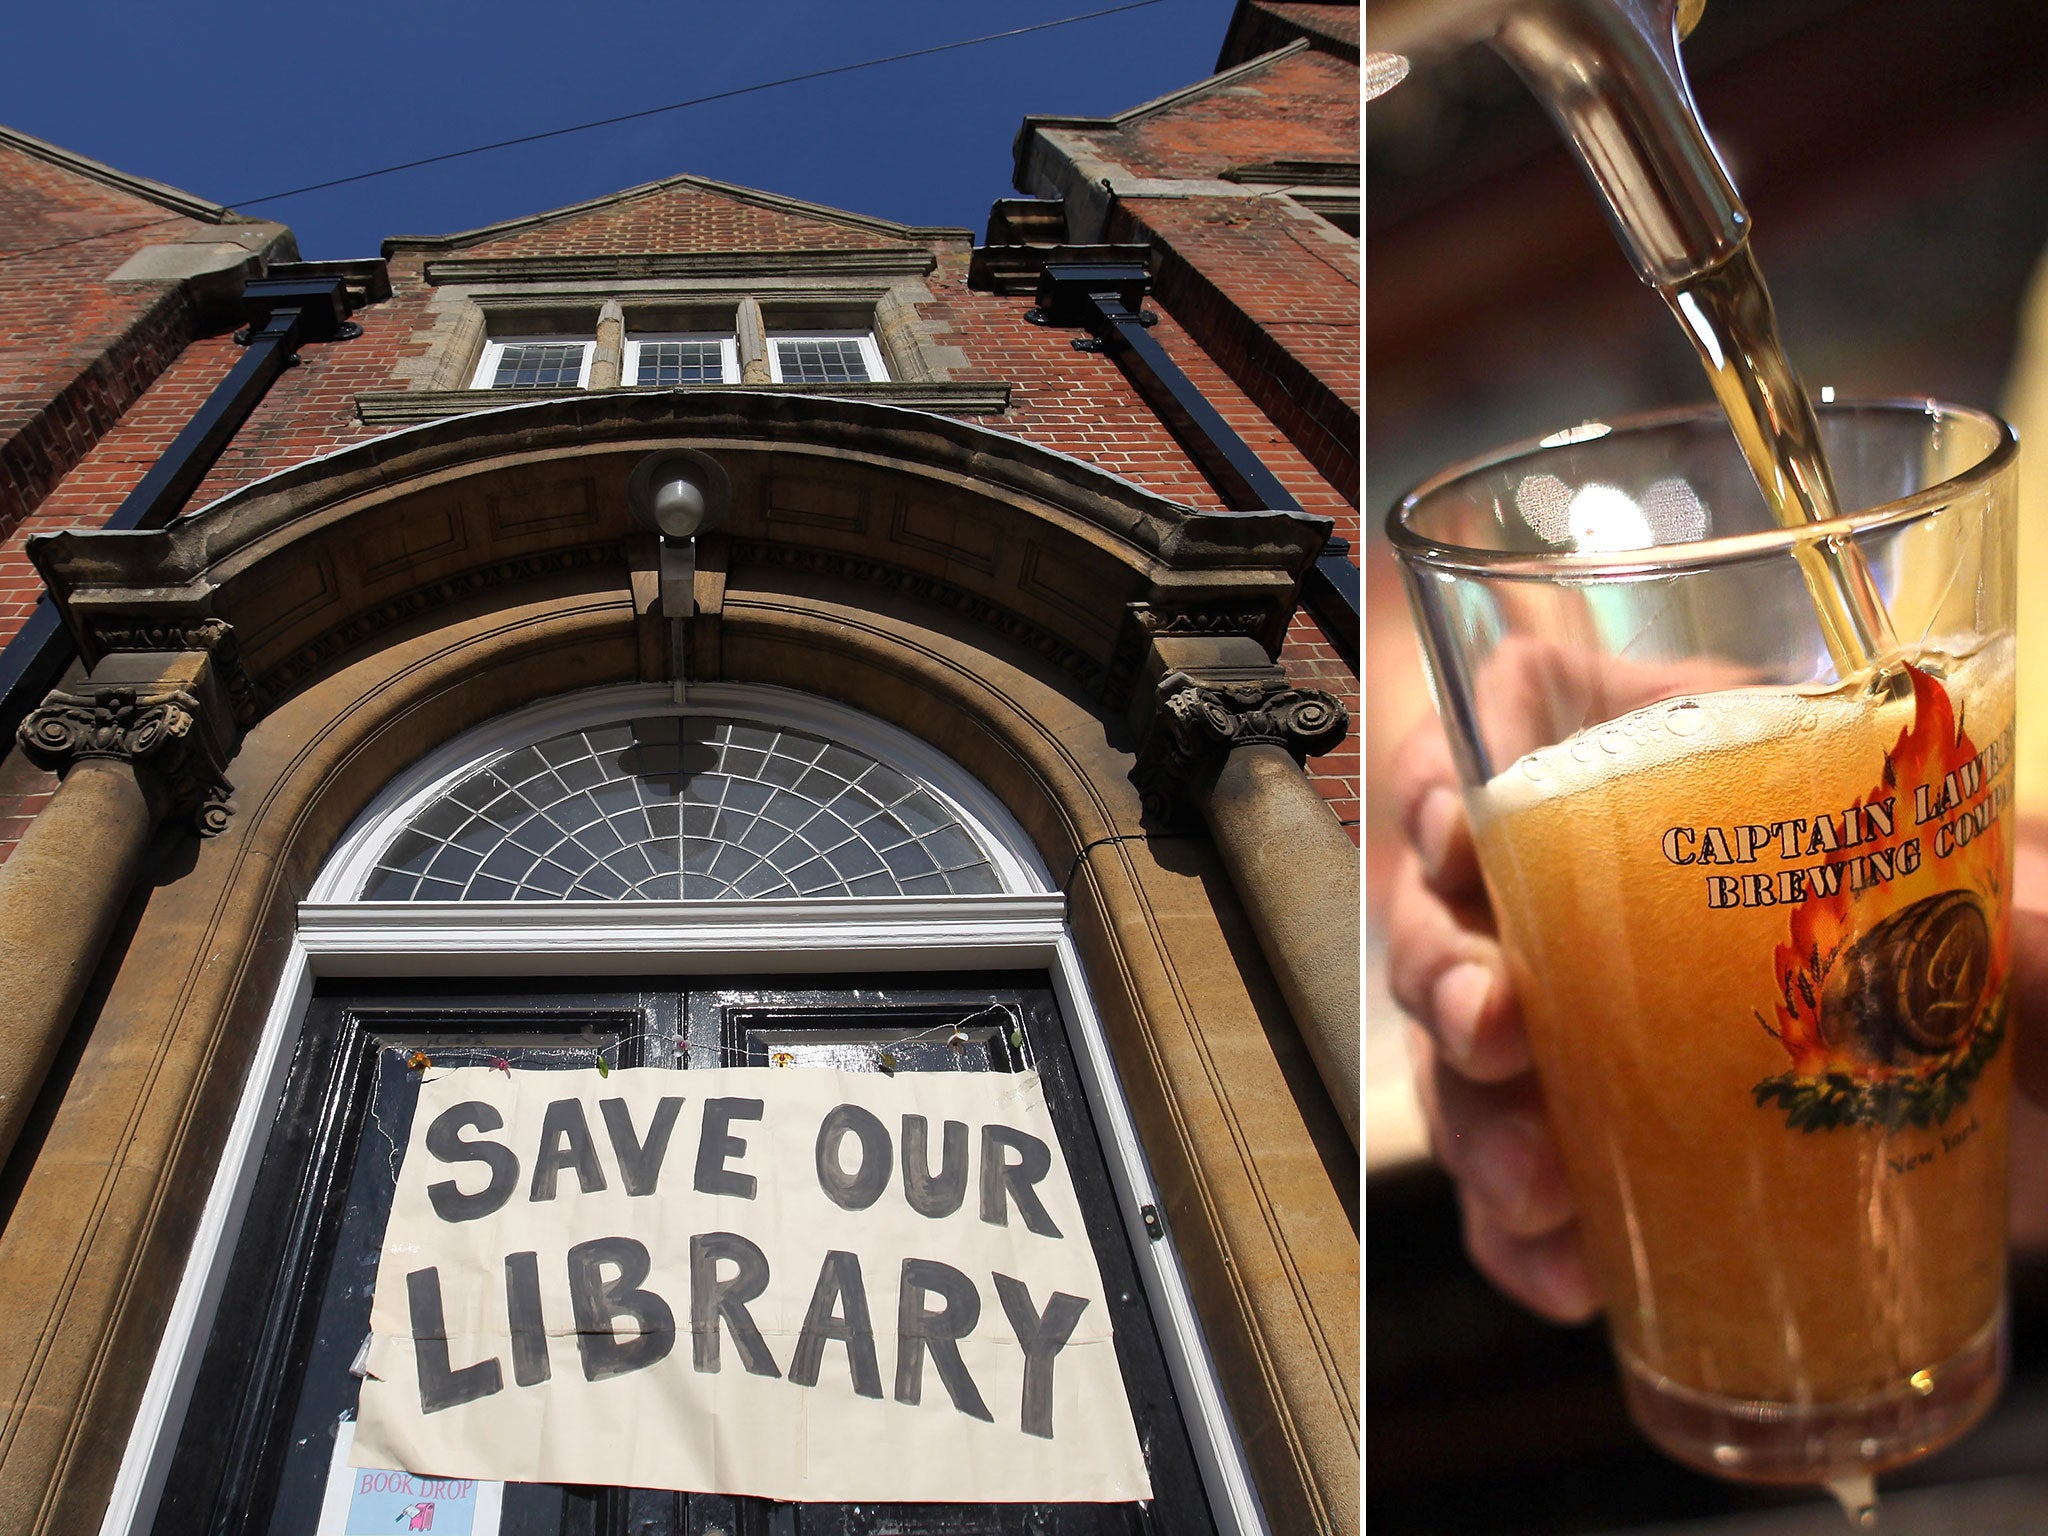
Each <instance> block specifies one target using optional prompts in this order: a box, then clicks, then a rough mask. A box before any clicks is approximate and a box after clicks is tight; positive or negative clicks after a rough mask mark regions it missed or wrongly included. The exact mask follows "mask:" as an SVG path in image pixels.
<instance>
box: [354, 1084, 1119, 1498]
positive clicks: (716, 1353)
mask: <svg viewBox="0 0 2048 1536" xmlns="http://www.w3.org/2000/svg"><path fill="white" fill-rule="evenodd" d="M371 1330H372V1338H371V1342H370V1349H369V1355H368V1360H367V1367H366V1368H367V1373H368V1374H367V1378H366V1379H365V1380H364V1382H363V1391H362V1398H361V1407H360V1417H361V1427H360V1429H359V1430H358V1432H357V1435H356V1438H355V1446H354V1451H353V1455H352V1459H353V1460H354V1461H356V1462H360V1463H365V1464H369V1465H373V1466H378V1467H404V1468H409V1469H414V1470H415V1471H430V1472H432V1473H433V1474H434V1475H435V1477H437V1478H440V1479H450V1478H476V1479H479V1480H491V1479H502V1480H510V1481H526V1482H547V1483H580V1484H599V1485H619V1486H627V1487H643V1488H675V1489H685V1490H690V1491H696V1492H706V1493H725V1494H736V1495H745V1496H752V1497H761V1498H773V1499H784V1500H792V1501H822V1502H828V1503H841V1502H847V1503H851V1502H870V1501H877V1502H878V1501H910V1502H934V1503H998V1502H1026V1501H1029V1502H1059V1501H1090V1502H1118V1501H1125V1500H1132V1499H1143V1498H1147V1497H1149V1496H1150V1494H1151V1484H1150V1482H1149V1480H1148V1478H1147V1474H1146V1469H1145V1460H1144V1456H1143V1453H1142V1451H1141V1449H1140V1447H1139V1444H1138V1437H1137V1431H1136V1428H1135V1426H1134V1424H1133V1422H1132V1418H1131V1409H1130V1405H1129V1401H1128V1399H1127V1397H1126V1394H1125V1391H1124V1385H1123V1377H1122V1374H1121V1372H1120V1370H1119V1368H1118V1365H1117V1357H1116V1346H1115V1339H1114V1335H1113V1333H1112V1331H1111V1326H1110V1315H1109V1307H1108V1304H1107V1297H1106V1294H1105V1291H1104V1287H1103V1283H1102V1276H1101V1272H1100V1270H1099V1268H1098V1266H1097V1264H1096V1261H1095V1253H1094V1249H1093V1247H1092V1246H1091V1245H1090V1242H1089V1238H1088V1233H1087V1231H1086V1228H1085V1226H1084V1224H1083V1222H1082V1219H1081V1210H1080V1206H1079V1203H1078V1201H1077V1199H1076V1197H1075V1194H1074V1188H1073V1182H1072V1179H1071V1178H1070V1177H1069V1175H1068V1172H1067V1167H1066V1161H1065V1159H1064V1158H1063V1157H1062V1156H1061V1153H1060V1150H1059V1141H1058V1138H1057V1135H1056V1133H1055V1132H1054V1130H1053V1126H1052V1120H1051V1117H1050V1115H1049V1113H1048V1112H1047V1109H1046V1105H1045V1097H1044V1093H1043V1091H1042V1090H1041V1088H1040V1086H1039V1082H1038V1078H1037V1075H1036V1074H1035V1073H996V1072H986V1073H955V1072H935V1073H911V1072H904V1073H897V1074H894V1075H893V1076H892V1075H883V1074H879V1073H858V1072H849V1073H842V1072H836V1071H828V1070H818V1069H806V1068H794V1069H775V1068H768V1067H744V1068H726V1069H719V1070H707V1071H699V1072H673V1071H666V1070H662V1069H659V1068H639V1069H633V1070H627V1071H619V1072H611V1073H609V1074H600V1073H599V1072H596V1071H570V1072H537V1071H507V1070H505V1069H504V1068H502V1067H497V1068H486V1067H466V1068H457V1069H454V1070H437V1069H429V1071H428V1072H427V1075H426V1077H425V1079H424V1081H423V1082H422V1083H421V1087H420V1099H419V1107H418V1110H417V1112H416V1114H415V1117H414V1120H413V1131H412V1136H411V1142H410V1145H409V1147H408V1148H407V1150H406V1154H405V1160H404V1163H403V1164H402V1166H401V1168H400V1171H399V1177H398V1186H397V1192H396V1196H395V1198H394V1201H393V1205H392V1212H391V1222H390V1226H389V1228H388V1229H387V1231H386V1234H385V1239H384V1248H383V1254H382V1258H381V1260H380V1267H379V1270H378V1275H377V1293H376V1300H375V1303H374V1305H373V1309H372V1312H371ZM436 1529H439V1527H436Z"/></svg>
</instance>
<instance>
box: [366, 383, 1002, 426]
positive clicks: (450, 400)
mask: <svg viewBox="0 0 2048 1536" xmlns="http://www.w3.org/2000/svg"><path fill="white" fill-rule="evenodd" d="M730 387H731V386H729V385H724V384H698V385H688V384H686V385H683V386H681V387H680V388H671V389H638V388H633V387H630V386H628V387H626V388H622V389H586V390H577V391H574V392H572V393H571V394H569V395H564V394H562V393H561V392H560V391H559V390H550V389H388V390H366V391H364V392H363V393H362V394H359V395H357V396H356V418H357V419H358V420H359V421H361V422H363V423H364V424H365V425H367V426H373V427H397V426H412V425H414V424H416V423H419V422H427V421H441V420H443V419H445V418H447V417H450V416H468V415H471V414H473V413H475V412H478V411H492V410H499V409H502V408H503V407H505V406H508V405H530V404H534V403H537V402H540V401H545V400H566V399H590V398H593V397H595V398H603V397H606V396H619V395H625V396H632V395H673V394H708V393H713V392H718V391H723V390H727V389H729V388H730ZM755 387H756V388H759V389H763V390H768V391H772V392H774V393H777V394H791V395H813V396H824V397H828V398H831V399H835V400H874V401H878V402H880V403H882V404H884V405H896V406H903V407H905V408H907V409H910V410H920V411H937V412H939V413H941V414H943V415H947V416H1000V415H1002V414H1003V413H1004V412H1006V411H1007V410H1009V408H1010V386H1009V384H1008V383H1006V382H1004V381H1003V380H1000V379H989V380H985V381H979V382H977V381H974V380H968V381H966V382H962V383H957V384H947V383H937V382H917V381H914V380H913V381H905V382H901V383H898V382H890V383H871V384H762V385H757V386H755Z"/></svg>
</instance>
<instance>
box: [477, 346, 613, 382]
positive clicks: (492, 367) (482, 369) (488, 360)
mask: <svg viewBox="0 0 2048 1536" xmlns="http://www.w3.org/2000/svg"><path fill="white" fill-rule="evenodd" d="M525 346H545V347H570V346H580V347H581V348H583V366H582V367H581V368H580V369H578V370H577V373H576V383H575V385H574V386H573V387H574V388H576V389H588V388H590V361H591V358H592V357H593V356H594V355H595V354H596V352H597V340H596V338H595V337H590V336H493V337H491V338H490V339H489V340H488V341H486V342H485V343H484V354H483V356H482V357H480V358H478V359H477V364H476V372H475V373H474V374H472V375H471V376H470V380H469V387H470V388H471V389H493V386H492V384H491V381H492V380H493V379H495V378H496V377H497V376H498V362H499V359H501V358H502V357H504V355H505V349H506V348H507V347H525ZM540 387H542V388H562V389H567V388H570V387H572V386H569V385H566V384H565V385H543V386H540ZM493 392H494V393H495V390H493Z"/></svg>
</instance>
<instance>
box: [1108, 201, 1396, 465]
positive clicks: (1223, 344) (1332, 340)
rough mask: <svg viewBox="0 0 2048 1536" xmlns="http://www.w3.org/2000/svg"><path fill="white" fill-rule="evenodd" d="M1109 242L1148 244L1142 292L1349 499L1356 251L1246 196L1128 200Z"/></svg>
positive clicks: (1304, 219)
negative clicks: (1151, 253)
mask: <svg viewBox="0 0 2048 1536" xmlns="http://www.w3.org/2000/svg"><path fill="white" fill-rule="evenodd" d="M1112 238H1114V239H1117V240H1128V241H1133V242H1139V241H1144V240H1147V239H1150V240H1151V241H1152V242H1153V246H1154V249H1155V251H1156V252H1157V256H1156V258H1155V260H1156V263H1157V266H1158V274H1157V278H1156V281H1155V282H1154V285H1153V291H1154V294H1155V295H1156V297H1157V298H1158V300H1159V301H1160V302H1161V303H1162V304H1166V305H1170V306H1171V307H1172V309H1173V311H1174V313H1175V314H1176V315H1178V316H1179V317H1180V319H1181V321H1182V323H1183V324H1185V325H1186V326H1187V328H1188V330H1189V331H1190V332H1192V333H1193V334H1194V335H1196V336H1197V337H1199V338H1200V340H1201V343H1202V346H1203V348H1204V349H1205V350H1206V351H1207V352H1208V353H1209V354H1210V356H1212V357H1214V358H1215V359H1216V361H1217V362H1218V363H1219V364H1220V365H1221V366H1222V367H1223V368H1224V370H1225V371H1227V372H1228V373H1229V375H1230V376H1231V377H1232V378H1233V379H1235V380H1236V381H1237V382H1238V383H1239V384H1240V385H1242V386H1244V388H1245V389H1246V390H1248V391H1249V392H1250V393H1251V395H1252V396H1253V397H1254V398H1255V399H1256V400H1257V401H1258V403H1259V406H1260V408H1261V409H1262V410H1264V411H1265V413H1266V415H1267V416H1268V417H1269V418H1270V419H1271V420H1272V421H1274V422H1275V423H1277V424H1279V426H1280V427H1281V429H1282V430H1283V431H1284V432H1285V433H1286V435H1287V437H1288V439H1289V440H1290V441H1291V442H1292V443H1293V444H1294V445H1295V447H1296V448H1297V449H1299V450H1300V452H1301V453H1302V454H1303V455H1304V456H1305V457H1306V458H1307V459H1308V461H1309V462H1310V463H1311V464H1313V465H1314V466H1315V468H1316V470H1317V472H1318V473H1319V474H1321V475H1322V476H1323V478H1324V479H1325V480H1326V481H1327V482H1328V483H1329V484H1330V485H1331V486H1334V487H1335V488H1336V489H1337V490H1338V491H1339V493H1341V494H1342V495H1344V496H1346V497H1348V498H1350V499H1351V500H1352V501H1354V502H1355V501H1356V500H1357V498H1358V494H1359V492H1358V486H1359V474H1358V417H1359V400H1360V391H1359V377H1358V292H1359V288H1358V243H1357V242H1356V241H1354V240H1348V239H1332V238H1330V237H1329V236H1327V235H1325V234H1324V232H1323V227H1322V226H1321V221H1320V220H1317V219H1315V218H1314V216H1313V215H1309V216H1304V215H1303V214H1302V213H1301V212H1300V211H1299V210H1296V209H1291V208H1281V207H1276V206H1273V205H1271V204H1267V203H1260V202H1252V201H1249V200H1225V199H1221V198H1219V199H1214V200H1210V199H1172V200H1169V199H1165V198H1145V199H1138V198H1132V199H1130V200H1129V201H1127V202H1124V203H1121V204H1119V205H1118V208H1117V213H1116V217H1115V219H1114V221H1113V223H1112Z"/></svg>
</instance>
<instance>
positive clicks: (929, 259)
mask: <svg viewBox="0 0 2048 1536" xmlns="http://www.w3.org/2000/svg"><path fill="white" fill-rule="evenodd" d="M937 265H938V258H937V257H936V256H935V255H933V254H932V253H931V252H930V251H928V250H918V249H908V248H906V249H902V250H867V251H842V250H827V251H683V252H660V251H651V252H621V253H617V254H607V255H602V256H444V257H438V258H435V259H433V260H430V261H428V263H427V265H426V278H427V281H428V282H429V283H432V284H437V285H438V284H443V283H532V282H625V281H631V280H633V279H637V278H664V277H673V278H729V279H732V280H735V281H741V280H744V279H746V278H750V277H925V276H928V275H930V273H931V272H932V270H933V269H934V268H935V267H936V266H937Z"/></svg>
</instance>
